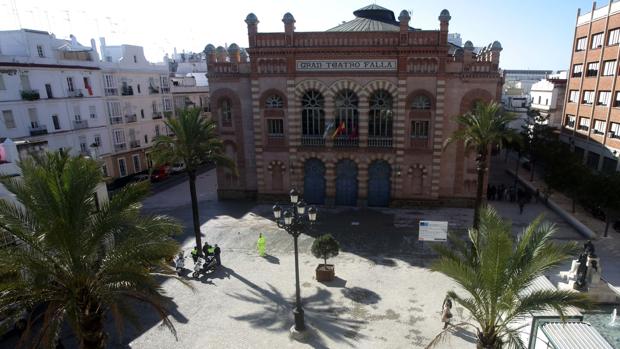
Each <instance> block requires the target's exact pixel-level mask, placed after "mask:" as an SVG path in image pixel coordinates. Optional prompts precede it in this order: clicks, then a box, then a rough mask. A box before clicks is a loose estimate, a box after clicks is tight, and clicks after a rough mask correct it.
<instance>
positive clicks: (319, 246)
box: [312, 234, 340, 265]
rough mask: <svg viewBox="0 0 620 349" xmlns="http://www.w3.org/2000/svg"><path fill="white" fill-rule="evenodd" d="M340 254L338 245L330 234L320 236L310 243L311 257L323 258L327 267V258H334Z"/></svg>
mask: <svg viewBox="0 0 620 349" xmlns="http://www.w3.org/2000/svg"><path fill="white" fill-rule="evenodd" d="M338 252H340V244H339V243H338V241H337V240H336V239H334V237H333V236H332V235H331V234H325V235H321V236H319V237H318V238H316V239H315V240H314V242H313V243H312V255H314V256H315V257H316V258H323V260H324V261H325V264H326V265H327V258H332V257H336V256H337V255H338Z"/></svg>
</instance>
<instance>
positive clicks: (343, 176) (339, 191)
mask: <svg viewBox="0 0 620 349" xmlns="http://www.w3.org/2000/svg"><path fill="white" fill-rule="evenodd" d="M336 205H345V206H356V205H357V165H356V164H355V162H353V161H352V160H348V159H345V160H340V161H338V163H337V164H336Z"/></svg>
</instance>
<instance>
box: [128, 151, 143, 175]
mask: <svg viewBox="0 0 620 349" xmlns="http://www.w3.org/2000/svg"><path fill="white" fill-rule="evenodd" d="M131 160H132V161H133V172H134V173H138V172H140V171H142V166H141V165H140V155H138V154H134V155H132V156H131Z"/></svg>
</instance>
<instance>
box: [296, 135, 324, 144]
mask: <svg viewBox="0 0 620 349" xmlns="http://www.w3.org/2000/svg"><path fill="white" fill-rule="evenodd" d="M301 145H302V146H304V147H323V146H325V138H323V136H318V135H302V136H301Z"/></svg>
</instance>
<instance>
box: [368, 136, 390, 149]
mask: <svg viewBox="0 0 620 349" xmlns="http://www.w3.org/2000/svg"><path fill="white" fill-rule="evenodd" d="M368 147H369V148H392V137H374V136H370V137H368Z"/></svg>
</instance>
